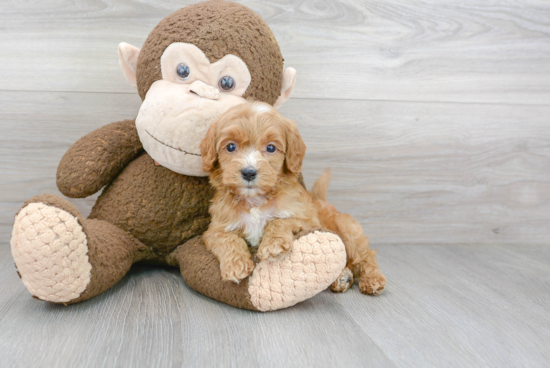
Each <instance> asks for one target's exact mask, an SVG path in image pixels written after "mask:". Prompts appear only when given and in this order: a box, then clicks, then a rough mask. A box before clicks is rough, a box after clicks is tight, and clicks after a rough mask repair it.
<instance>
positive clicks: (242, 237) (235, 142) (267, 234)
mask: <svg viewBox="0 0 550 368" xmlns="http://www.w3.org/2000/svg"><path fill="white" fill-rule="evenodd" d="M305 152H306V146H305V144H304V142H303V140H302V137H301V136H300V133H299V132H298V129H297V127H296V124H295V123H294V122H293V121H291V120H288V119H286V118H284V117H283V116H282V115H280V114H279V113H278V112H277V111H276V110H275V109H274V108H273V107H271V106H270V105H268V104H265V103H259V102H253V103H250V102H249V103H245V104H242V105H238V106H235V107H233V108H231V109H229V110H228V111H227V112H225V113H224V114H223V115H222V116H221V117H219V118H218V119H217V120H216V121H214V122H213V123H212V125H211V126H210V128H209V130H208V132H207V134H206V136H205V138H204V139H203V141H202V142H201V155H202V159H203V170H204V171H206V172H209V173H210V182H211V184H212V185H213V186H214V188H215V189H216V194H215V195H214V198H213V199H212V204H211V206H210V214H211V216H212V222H211V223H210V226H209V228H208V230H207V231H206V232H205V233H204V235H203V241H204V243H205V245H206V248H207V249H209V250H210V251H211V252H212V253H214V255H216V257H217V258H218V259H219V261H220V268H221V274H222V278H223V279H224V280H231V281H233V282H236V283H238V282H240V281H241V280H242V279H244V278H245V277H247V276H248V275H250V273H252V271H253V270H254V261H253V258H252V254H251V252H250V251H249V248H248V247H249V246H250V247H253V248H255V247H258V248H257V254H256V256H257V257H258V259H260V260H268V259H276V258H279V257H281V256H282V255H284V254H285V253H286V252H288V251H289V250H290V247H291V246H292V242H293V241H294V239H295V235H296V234H297V233H299V232H300V231H303V230H313V229H320V228H325V229H328V230H330V231H333V232H335V233H336V234H338V235H339V236H340V238H341V239H342V241H343V242H344V244H345V246H346V252H347V256H348V262H347V267H346V269H344V271H343V272H342V275H341V276H340V277H339V278H338V279H337V280H336V281H335V282H334V284H333V285H332V286H331V289H332V290H333V291H337V292H343V291H345V290H347V289H348V288H349V287H350V286H351V285H352V284H353V275H355V277H359V287H360V289H361V292H363V293H365V294H373V295H375V294H379V293H380V292H381V291H382V290H383V289H384V286H385V283H386V278H385V277H384V276H383V275H382V273H381V272H380V270H379V269H378V265H377V263H376V251H374V250H371V249H369V245H368V240H367V237H366V236H365V235H364V234H363V231H362V229H361V226H360V225H359V224H358V223H357V221H355V220H354V219H353V218H352V217H351V216H349V215H345V214H341V213H340V212H338V211H337V210H336V209H335V208H334V206H332V205H331V204H329V203H328V202H327V201H326V192H327V190H328V185H329V181H330V173H329V172H328V171H327V172H325V173H324V174H323V175H322V176H321V177H320V178H319V180H318V181H317V182H316V183H315V185H314V186H313V189H312V192H311V193H309V192H308V191H307V190H306V189H305V187H304V185H303V184H302V181H301V175H300V172H301V168H302V161H303V158H304V155H305Z"/></svg>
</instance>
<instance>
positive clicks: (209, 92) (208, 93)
mask: <svg viewBox="0 0 550 368" xmlns="http://www.w3.org/2000/svg"><path fill="white" fill-rule="evenodd" d="M189 91H190V92H194V93H196V94H197V95H199V96H200V97H204V98H209V99H211V100H217V99H218V98H220V91H219V90H218V89H217V88H214V87H212V86H209V85H208V84H206V83H204V82H201V81H200V80H197V81H194V82H193V83H191V85H190V86H189Z"/></svg>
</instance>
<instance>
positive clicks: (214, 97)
mask: <svg viewBox="0 0 550 368" xmlns="http://www.w3.org/2000/svg"><path fill="white" fill-rule="evenodd" d="M118 55H119V61H120V65H121V66H122V70H123V72H124V75H125V77H126V79H127V80H128V81H129V82H130V84H132V85H133V86H135V87H137V89H138V92H139V95H140V96H141V98H142V100H143V103H142V105H141V108H140V110H139V113H138V116H137V118H136V127H137V131H138V134H139V137H140V140H141V142H142V143H143V147H144V149H145V151H147V153H148V154H149V155H150V156H151V157H152V158H153V159H154V160H155V161H157V162H158V163H160V164H161V165H162V166H164V167H166V168H169V169H170V170H172V171H175V172H178V173H180V174H185V175H192V176H206V175H208V174H207V173H206V172H204V171H202V158H201V155H200V153H201V151H200V143H201V140H202V138H203V137H204V136H205V134H206V132H207V130H208V127H209V126H210V123H211V122H212V121H213V120H215V119H216V118H217V117H218V116H219V115H221V114H222V113H223V112H225V111H226V110H227V109H229V108H230V107H232V106H235V105H238V104H241V103H244V102H246V100H247V99H253V100H257V101H263V102H267V103H269V104H271V105H273V106H275V107H279V106H280V105H282V104H283V102H285V101H286V100H287V99H288V98H289V97H290V94H291V93H292V90H293V88H294V82H295V76H296V71H295V70H294V69H292V68H287V69H286V70H284V72H283V57H282V55H281V51H280V49H279V45H278V44H277V41H276V40H275V37H274V36H273V33H272V32H271V30H270V29H269V27H268V26H267V24H266V23H265V22H264V21H263V19H262V18H260V16H258V15H257V14H256V13H254V12H253V11H251V10H250V9H248V8H247V7H245V6H243V5H240V4H236V3H232V2H227V1H223V0H213V1H207V2H203V3H198V4H194V5H190V6H187V7H185V8H182V9H180V10H178V11H176V12H175V13H173V14H171V15H169V16H168V17H166V18H165V19H163V20H162V21H161V22H160V23H159V24H158V25H157V26H156V27H155V29H153V31H152V32H151V33H150V34H149V37H148V38H147V40H146V41H145V44H144V45H143V48H142V49H141V50H140V49H138V48H136V47H134V46H131V45H129V44H127V43H121V44H120V45H119V49H118Z"/></svg>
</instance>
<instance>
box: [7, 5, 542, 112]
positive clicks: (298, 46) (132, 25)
mask: <svg viewBox="0 0 550 368" xmlns="http://www.w3.org/2000/svg"><path fill="white" fill-rule="evenodd" d="M194 2H195V1H188V0H186V1H180V2H161V3H158V2H151V1H139V2H138V1H130V0H124V1H117V2H116V3H110V2H107V3H105V2H97V1H92V0H81V1H78V2H76V3H75V2H73V1H66V0H62V1H40V2H35V1H33V2H13V1H8V2H2V3H0V24H1V27H0V48H1V49H2V50H4V52H2V53H1V54H0V65H2V68H0V89H1V90H40V91H86V92H118V93H133V92H134V91H133V89H132V88H131V87H130V86H128V85H127V84H126V82H125V80H124V78H123V77H122V73H121V71H120V70H119V66H118V61H117V54H116V49H117V45H118V43H119V42H121V41H126V42H130V43H132V44H134V45H136V46H138V47H141V45H142V44H143V41H144V40H145V38H146V37H147V35H148V33H149V32H150V31H151V30H152V29H153V27H154V26H155V25H156V24H157V23H158V21H159V20H160V19H162V18H163V17H164V16H166V15H168V14H170V13H171V12H173V11H174V10H176V9H178V8H180V7H182V6H184V5H186V4H188V3H194ZM243 3H244V4H245V5H247V6H249V7H250V8H252V9H253V10H255V11H256V12H258V13H259V14H260V15H262V16H263V17H264V18H265V19H266V21H267V22H268V24H269V25H270V27H271V28H272V29H273V31H274V33H275V35H276V37H277V38H278V40H279V43H280V44H281V48H282V51H283V55H284V57H285V60H286V63H287V65H289V66H293V67H295V68H296V69H297V70H298V81H297V85H296V91H295V93H294V96H295V97H297V98H331V99H333V98H338V99H369V100H392V101H395V100H399V101H458V102H475V103H480V102H485V103H511V104H548V101H550V37H549V34H550V5H549V4H548V3H544V2H534V1H515V2H507V3H502V4H500V3H499V4H495V3H479V2H463V1H454V2H447V3H446V4H445V5H441V4H440V2H438V1H436V0H430V1H418V0H415V1H408V2H402V1H398V0H390V1H384V2H383V3H380V2H378V1H362V0H346V1H344V0H338V1H333V0H331V1H326V0H325V1H317V0H316V1H313V0H308V1H300V2H294V1H292V0H285V1H280V2H268V3H266V2H260V1H243Z"/></svg>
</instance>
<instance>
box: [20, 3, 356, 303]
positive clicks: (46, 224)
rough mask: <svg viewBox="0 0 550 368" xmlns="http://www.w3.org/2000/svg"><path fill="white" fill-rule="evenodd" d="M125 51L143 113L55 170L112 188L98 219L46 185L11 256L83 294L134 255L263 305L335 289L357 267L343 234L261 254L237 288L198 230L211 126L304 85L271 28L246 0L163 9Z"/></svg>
mask: <svg viewBox="0 0 550 368" xmlns="http://www.w3.org/2000/svg"><path fill="white" fill-rule="evenodd" d="M119 61H120V64H121V66H122V70H123V73H124V75H125V77H126V79H127V80H128V81H129V82H130V83H131V84H132V85H134V86H135V87H137V90H138V93H139V95H140V97H141V98H142V100H143V103H142V105H141V107H140V110H139V113H138V115H137V118H136V119H135V120H124V121H120V122H117V123H112V124H109V125H106V126H104V127H102V128H99V129H98V130H96V131H94V132H91V133H89V134H88V135H86V136H84V137H83V138H81V139H80V140H78V141H77V142H76V143H75V144H74V145H73V146H72V147H71V148H70V149H69V150H68V151H67V153H66V154H65V155H64V156H63V158H62V159H61V162H60V164H59V167H58V171H57V186H58V188H59V190H60V191H61V192H62V193H63V194H64V195H66V196H67V197H70V198H83V197H87V196H90V195H92V194H94V193H96V192H98V191H99V190H101V189H102V188H103V192H102V193H101V195H100V196H99V198H98V199H97V202H96V203H95V205H94V207H93V209H92V211H91V214H90V215H89V217H88V218H87V219H85V218H84V217H83V216H82V215H81V214H80V213H79V212H78V210H77V209H76V208H75V207H74V206H73V205H72V204H71V203H70V202H69V201H67V200H65V199H63V198H60V197H57V196H54V195H48V194H43V195H39V196H36V197H33V198H31V199H29V200H28V201H27V202H26V203H25V204H24V205H23V207H22V208H21V209H20V210H19V212H18V213H17V215H16V216H15V223H14V227H13V233H12V238H11V247H12V254H13V257H14V260H15V263H16V267H17V269H18V272H19V274H20V276H21V279H22V281H23V283H24V285H25V286H26V287H27V289H28V290H29V291H30V293H31V294H32V295H33V296H34V297H35V298H37V299H40V300H44V301H47V302H51V303H62V304H72V303H77V302H81V301H84V300H87V299H90V298H92V297H94V296H96V295H98V294H100V293H102V292H104V291H105V290H107V289H109V288H110V287H111V286H113V285H114V284H115V283H116V282H118V281H119V280H120V279H121V278H122V277H123V276H124V275H125V274H126V273H127V272H128V270H129V269H130V267H131V266H132V264H134V263H136V262H149V263H155V264H159V265H170V266H175V267H179V268H180V270H181V274H182V275H183V278H184V280H185V281H186V283H187V284H188V285H189V286H190V287H191V288H193V289H195V290H196V291H198V292H200V293H202V294H204V295H207V296H209V297H211V298H213V299H216V300H219V301H222V302H224V303H227V304H230V305H232V306H235V307H239V308H246V309H251V310H259V311H268V310H275V309H280V308H285V307H289V306H291V305H294V304H296V303H298V302H300V301H303V300H305V299H307V298H310V297H312V296H314V295H316V294H317V293H319V292H320V291H322V290H324V289H326V288H327V287H328V286H329V285H330V284H331V283H332V282H333V281H334V280H335V279H336V278H337V277H338V276H339V274H340V272H341V271H342V269H343V268H344V266H345V264H346V254H345V248H344V245H343V243H342V241H341V240H340V238H338V237H337V236H336V235H334V234H332V233H329V232H326V231H312V232H310V233H307V234H299V235H298V236H297V238H296V240H295V241H294V244H293V247H292V251H291V252H290V253H289V254H288V255H287V256H285V257H284V258H283V259H281V260H279V261H271V262H269V261H265V262H260V263H258V264H256V268H255V270H254V272H253V273H252V275H251V276H250V277H248V278H247V279H245V280H243V281H241V282H240V283H239V284H235V283H233V282H231V281H224V280H222V278H221V275H220V267H219V262H218V260H217V259H216V257H214V256H213V255H212V254H211V253H209V252H208V251H207V250H206V249H205V247H204V245H203V243H202V241H201V237H200V235H201V234H202V233H203V232H204V231H205V230H206V229H207V227H208V224H209V220H210V219H209V215H208V206H209V201H210V199H211V198H212V196H213V189H212V187H211V186H210V185H209V183H208V177H207V176H206V175H207V174H206V173H205V172H203V171H202V159H201V156H200V149H199V145H200V142H201V139H202V138H203V136H204V135H205V133H206V131H207V129H208V127H209V125H210V123H211V122H212V121H213V120H214V119H216V118H217V117H218V116H219V115H220V114H221V113H223V112H224V111H225V110H227V109H228V108H230V107H231V106H234V105H237V104H240V103H243V102H245V101H246V100H247V99H254V100H259V101H264V102H267V103H269V104H272V105H274V106H275V107H278V106H280V105H282V103H283V102H284V101H285V100H286V99H288V97H289V96H290V94H291V93H292V90H293V87H294V81H295V75H296V71H295V70H294V69H292V68H287V69H286V70H283V58H282V55H281V52H280V49H279V46H278V44H277V41H276V40H275V38H274V36H273V34H272V32H271V30H270V29H269V27H268V26H267V24H266V23H265V22H264V21H263V20H262V19H261V18H260V17H259V16H258V15H257V14H255V13H254V12H252V11H251V10H250V9H248V8H247V7H245V6H243V5H239V4H236V3H232V2H227V1H219V0H214V1H207V2H203V3H198V4H195V5H190V6H187V7H185V8H182V9H180V10H178V11H176V12H175V13H173V14H171V15H169V16H168V17H166V18H165V19H163V20H162V21H161V22H160V23H159V24H158V25H157V26H156V27H155V29H153V31H152V32H151V34H150V35H149V37H148V38H147V40H146V41H145V44H144V45H143V48H142V49H141V50H140V49H138V48H136V47H133V46H131V45H129V44H126V43H121V44H120V46H119Z"/></svg>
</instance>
